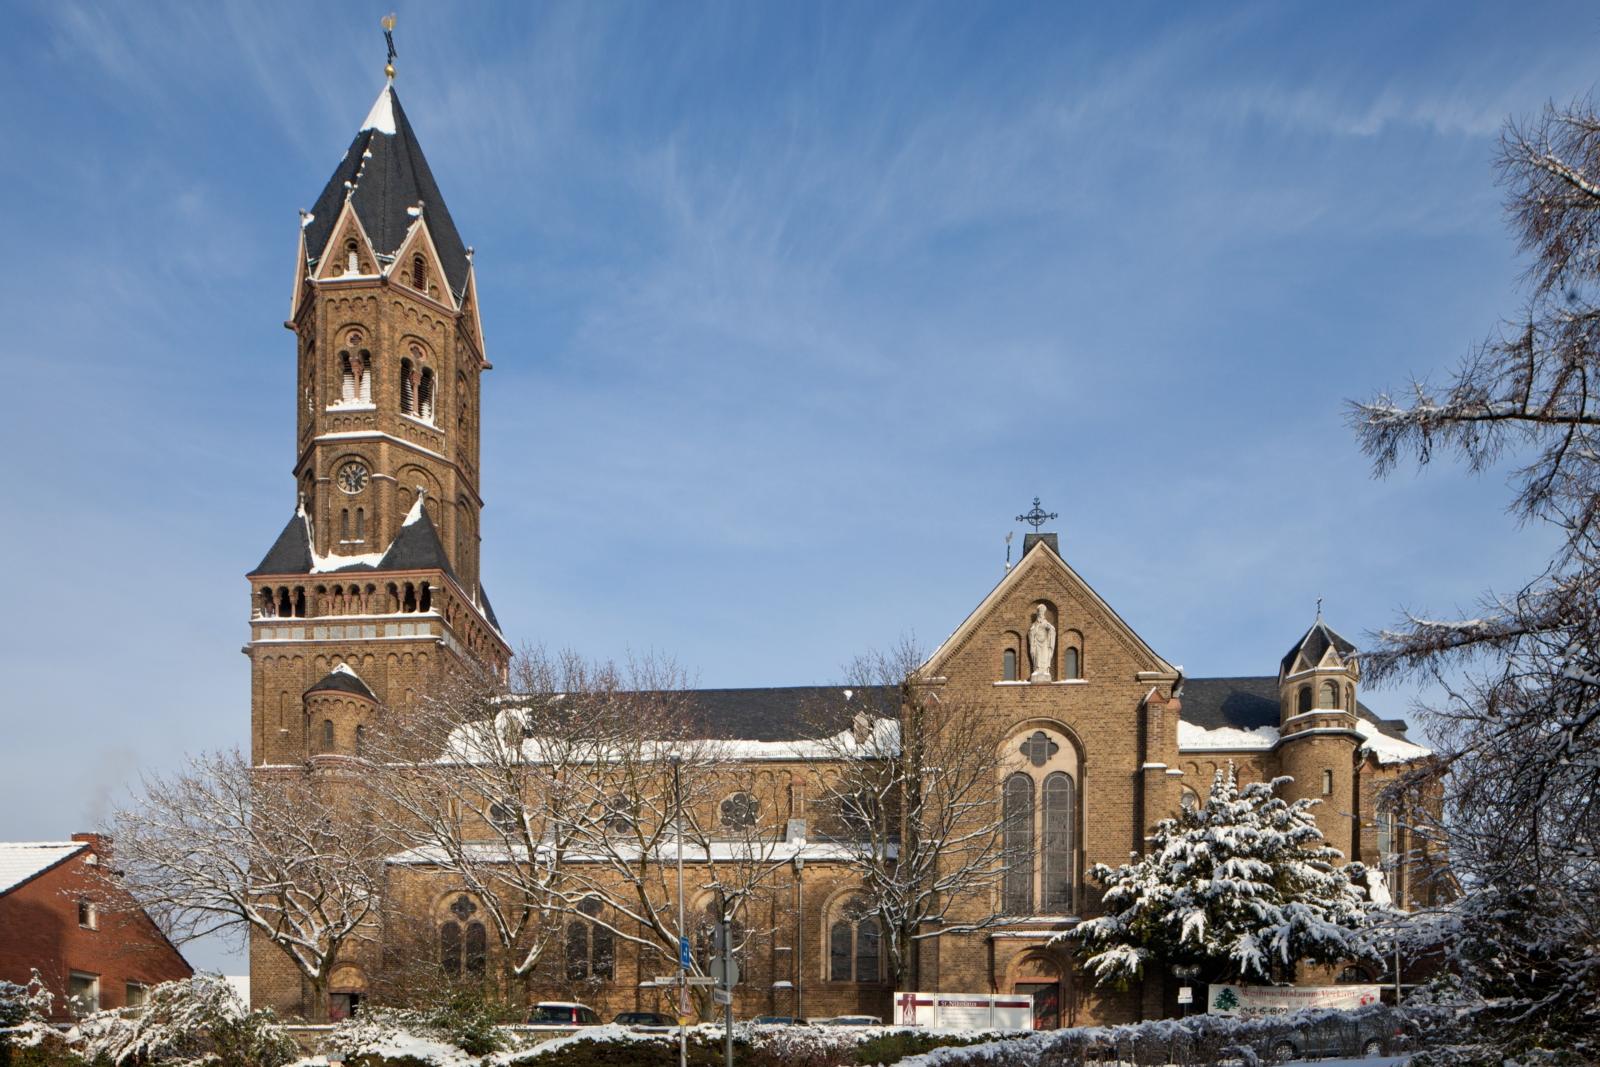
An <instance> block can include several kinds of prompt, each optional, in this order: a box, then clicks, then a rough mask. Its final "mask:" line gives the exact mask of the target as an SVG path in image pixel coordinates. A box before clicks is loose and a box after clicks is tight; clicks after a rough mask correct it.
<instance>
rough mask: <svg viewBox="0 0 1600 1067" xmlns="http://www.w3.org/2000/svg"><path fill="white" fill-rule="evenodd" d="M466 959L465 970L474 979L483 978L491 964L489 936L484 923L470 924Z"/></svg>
mask: <svg viewBox="0 0 1600 1067" xmlns="http://www.w3.org/2000/svg"><path fill="white" fill-rule="evenodd" d="M465 940H466V951H465V952H464V953H463V955H464V956H465V957H466V958H465V959H464V960H463V961H462V962H463V969H464V970H465V971H466V972H467V974H468V975H470V976H472V977H473V978H482V977H483V974H484V971H486V970H487V969H488V964H489V935H488V931H486V930H485V929H484V928H483V924H482V923H476V922H474V923H468V924H467V936H466V939H465Z"/></svg>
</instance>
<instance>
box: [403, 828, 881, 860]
mask: <svg viewBox="0 0 1600 1067" xmlns="http://www.w3.org/2000/svg"><path fill="white" fill-rule="evenodd" d="M465 847H466V849H467V854H468V857H469V858H470V859H472V860H473V861H475V862H478V863H509V862H512V861H513V860H516V861H518V862H522V861H525V860H526V859H527V849H524V848H507V847H506V846H505V845H504V844H502V843H501V842H499V841H476V842H471V843H469V844H467V845H466V846H465ZM608 847H610V848H611V851H610V852H609V853H607V854H605V855H600V854H598V853H589V854H585V853H583V852H581V851H576V850H572V849H568V850H567V851H565V852H563V853H562V854H561V860H562V862H563V863H601V862H609V861H611V860H612V859H620V860H623V861H625V862H632V861H635V860H638V859H639V858H640V852H641V850H640V849H639V848H638V846H637V845H631V844H629V843H628V842H627V841H625V840H624V841H619V842H617V843H616V845H615V846H608ZM868 847H869V846H868V845H866V844H853V843H851V842H849V841H806V840H804V839H800V840H794V841H777V840H761V839H756V840H738V841H712V842H710V844H709V846H707V845H703V844H701V843H699V842H695V841H685V842H684V843H683V862H685V863H704V862H706V861H707V858H708V857H709V859H710V861H711V862H713V863H736V862H763V863H788V862H789V861H791V860H793V859H794V858H795V857H796V856H798V857H800V858H801V859H803V860H840V861H843V860H848V859H853V858H857V857H859V856H860V855H861V854H862V851H863V849H866V848H868ZM879 847H887V848H888V854H889V855H890V856H891V857H892V856H893V855H894V853H895V848H894V846H893V845H889V846H879ZM540 851H541V852H542V846H541V849H540ZM649 851H650V855H649V857H647V858H649V859H652V860H654V861H656V862H661V863H666V862H671V861H672V860H675V859H676V858H677V855H678V843H677V840H676V839H675V838H673V837H671V836H670V835H668V836H667V837H666V839H665V840H664V841H663V842H662V843H661V844H659V845H657V846H656V847H655V848H653V849H650V850H649ZM446 860H447V857H446V856H445V854H444V852H443V851H442V850H440V849H438V848H434V847H431V846H425V847H422V848H411V849H406V850H405V851H403V852H396V853H393V854H392V855H390V856H387V857H385V862H388V863H392V864H395V865H397V866H431V865H435V864H442V863H445V862H446Z"/></svg>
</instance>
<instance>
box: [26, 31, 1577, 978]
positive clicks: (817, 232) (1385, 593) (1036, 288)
mask: <svg viewBox="0 0 1600 1067" xmlns="http://www.w3.org/2000/svg"><path fill="white" fill-rule="evenodd" d="M0 6H3V7H4V9H5V10H4V14H5V20H4V21H5V24H6V26H7V32H6V33H5V34H4V35H3V36H0V93H3V100H4V101H5V106H4V107H3V108H0V145H3V146H4V149H3V150H0V204H4V205H5V208H4V217H5V228H6V234H7V240H6V242H5V247H6V249H7V250H8V253H9V254H7V255H4V256H0V294H4V295H3V296H0V307H3V308H4V309H5V315H4V321H5V328H4V330H3V331H0V360H3V365H4V368H5V380H6V382H7V384H8V387H9V389H10V390H11V394H12V402H11V403H10V404H8V405H7V414H6V417H5V418H4V419H3V420H0V435H3V436H0V445H3V446H4V453H5V455H7V456H8V457H9V463H8V467H7V469H8V473H9V477H10V480H11V485H12V490H11V492H10V503H9V505H8V507H7V508H6V509H5V512H4V521H3V523H0V549H3V550H4V558H5V559H7V560H8V561H10V566H9V567H8V568H7V587H8V597H7V599H8V603H9V605H10V610H9V611H7V612H6V613H5V614H4V616H3V621H0V627H3V630H0V676H3V677H4V678H5V685H4V687H3V690H0V715H3V722H4V732H3V736H4V738H5V743H4V744H3V745H0V839H39V838H51V837H59V836H63V835H65V834H67V833H69V832H71V831H73V830H77V829H85V828H88V827H90V826H91V825H93V824H95V823H96V822H98V821H99V820H100V819H102V818H103V817H104V816H105V815H106V813H107V811H108V807H109V805H110V803H112V801H113V800H114V798H115V797H116V795H117V794H118V792H119V791H120V790H121V789H122V788H123V787H124V786H125V785H126V783H128V782H129V781H131V780H134V779H136V777H137V775H138V773H139V772H140V770H141V769H147V768H160V767H166V766H171V765H172V764H173V763H174V762H175V761H176V760H178V758H179V754H180V753H181V752H183V751H185V750H194V749H200V748H206V747H215V746H223V745H231V744H236V743H243V742H244V741H245V740H246V736H247V733H246V731H247V722H248V714H249V703H248V669H247V667H248V665H247V662H246V660H245V658H244V657H243V656H241V655H239V652H238V650H239V647H240V645H241V644H242V643H243V642H244V640H245V639H246V636H247V634H246V626H245V620H246V618H247V613H248V605H247V597H248V593H247V586H246V583H245V582H244V580H243V577H242V576H243V574H244V572H245V571H246V570H248V569H249V568H250V567H251V566H253V565H254V564H255V563H256V561H257V560H258V559H259V558H260V557H261V555H262V554H263V553H264V552H265V550H266V548H267V546H268V545H269V544H270V542H271V540H272V538H273V536H274V535H275V534H276V533H277V531H278V530H279V529H280V528H281V526H282V525H283V522H284V521H285V519H286V518H287V516H288V514H289V512H290V511H291V509H292V507H293V503H294V485H293V481H292V479H291V477H290V465H291V463H292V462H293V454H292V451H293V444H292V440H291V437H292V433H293V417H292V416H293V410H292V404H293V371H294V368H293V351H294V350H293V345H292V343H291V341H292V339H291V337H290V336H289V335H288V334H287V333H286V332H285V331H284V330H283V329H282V327H281V325H280V324H281V322H282V320H283V319H284V317H285V316H286V315H287V313H288V306H289V291H290V284H291V280H292V268H293V257H294V251H295V237H296V224H297V219H296V211H297V210H298V209H300V208H304V207H309V206H310V205H311V202H312V201H313V200H314V199H315V197H316V194H317V192H318V191H319V190H320V188H321V187H322V185H323V183H324V181H325V180H326V178H327V176H328V174H329V173H330V172H331V171H332V169H333V167H334V166H335V164H336V163H337V162H338V160H339V158H340V156H341V154H342V153H343V152H344V149H345V147H346V145H347V144H348V143H349V141H350V139H351V137H352V136H353V134H354V132H355V130H356V128H357V126H358V125H359V124H360V121H361V119H362V117H363V116H364V115H365V114H366V111H367V108H368V107H369V105H370V104H371V102H372V99H373V97H374V96H375V95H376V94H377V92H378V89H379V88H380V86H381V83H382V74H381V68H382V61H383V49H382V38H381V35H380V32H379V30H378V27H377V22H378V18H379V16H380V15H382V14H383V13H384V12H385V11H386V10H388V7H387V6H386V5H385V6H374V5H372V4H363V3H345V4H338V5H326V4H296V3H274V4H261V3H248V4H243V3H241V4H222V3H215V4H213V3H206V4H187V5H166V4H161V3H156V2H148V3H139V4H105V5H99V4H93V3H83V2H74V0H51V2H48V3H31V2H17V0H7V2H5V3H4V4H3V5H0ZM398 11H399V29H398V33H397V37H398V44H399V49H400V59H399V68H400V76H399V81H398V88H399V92H400V95H401V98H402V100H403V101H404V103H405V106H406V109H407V111H408V113H409V115H410V117H411V120H412V123H413V125H414V126H415V128H416V130H417V133H418V136H419V137H420V139H421V141H422V144H423V146H424V148H425V150H426V152H427V154H428V157H429V160H430V162H431V164H432V166H433V170H434V172H435V174H436V176H437V177H438V180H439V182H440V184H441V186H442V188H443V191H444V193H445V196H446V197H447V199H448V202H449V205H450V209H451V211H452V213H453V215H454V217H455V219H456V222H457V224H458V226H459V228H460V229H461V232H462V234H463V236H464V238H465V239H466V240H467V242H468V243H469V244H472V245H474V246H475V247H476V249H477V258H476V262H477V267H478V270H479V284H480V291H481V294H482V305H483V315H484V326H485V333H486V335H487V340H488V345H489V354H490V358H491V359H492V360H493V361H494V364H495V370H494V371H493V372H492V373H491V374H490V375H488V376H487V377H486V379H485V384H484V409H485V410H484V445H483V468H484V495H485V497H486V499H487V502H488V506H487V510H486V512H485V515H484V523H483V536H484V545H483V559H484V575H485V581H486V583H487V584H488V587H489V589H490V591H491V593H492V595H493V597H494V600H495V604H496V607H497V609H498V611H499V615H500V618H501V620H502V622H503V623H504V624H505V626H506V629H507V631H508V634H509V635H510V637H511V638H512V640H513V642H514V643H521V642H525V641H526V642H535V643H545V644H548V645H552V646H572V647H575V648H577V649H580V650H582V651H584V652H587V653H591V654H595V655H610V656H620V655H622V654H624V653H625V652H627V651H628V650H629V649H632V650H635V651H642V650H654V651H657V652H660V653H664V654H667V655H670V656H672V657H674V658H676V659H677V660H678V661H679V662H680V663H682V664H683V665H684V666H685V667H687V668H688V669H689V670H690V671H691V672H692V673H693V674H694V675H695V676H696V677H697V678H698V680H699V683H700V684H702V685H708V686H720V685H763V684H765V685H779V684H798V683H806V682H816V681H828V680H833V679H836V678H837V677H838V676H839V674H840V669H841V665H842V664H843V663H844V662H845V661H846V660H848V659H849V658H850V657H851V656H853V655H854V654H855V653H857V652H858V651H860V650H862V649H864V648H868V647H872V646H881V645H885V644H888V643H890V642H892V641H894V640H895V639H897V638H898V637H899V636H901V635H902V634H906V633H914V634H915V635H916V636H917V637H918V638H919V639H921V640H922V641H923V642H924V643H925V644H928V645H932V644H936V643H937V642H938V641H939V640H940V639H942V638H943V637H944V636H945V634H947V633H948V632H949V631H950V630H951V629H953V628H954V627H955V626H956V625H957V624H958V623H959V622H960V621H961V619H962V618H963V617H964V615H965V614H966V613H967V611H968V610H969V609H971V608H972V607H973V606H974V605H975V604H976V603H977V602H978V601H979V600H980V599H981V598H982V596H983V595H984V594H985V593H986V592H987V590H988V589H989V588H990V587H991V586H992V584H993V583H994V582H995V581H996V580H997V579H998V578H999V577H1000V574H1001V567H1002V562H1003V559H1004V551H1005V549H1004V544H1003V538H1004V536H1005V534H1006V533H1007V532H1008V531H1011V530H1013V529H1016V528H1017V524H1016V523H1014V522H1013V521H1012V516H1014V515H1016V514H1018V513H1019V512H1021V511H1023V510H1025V509H1026V508H1027V506H1028V504H1029V502H1030V500H1031V499H1032V497H1033V496H1034V495H1036V494H1037V495H1039V496H1041V497H1043V498H1044V502H1045V505H1046V507H1047V508H1049V509H1050V510H1053V511H1056V512H1059V513H1060V516H1061V517H1060V519H1059V520H1058V521H1057V522H1056V523H1055V524H1054V526H1055V528H1056V529H1057V530H1058V531H1059V533H1060V535H1061V539H1062V545H1063V549H1064V554H1065V555H1066V556H1067V558H1068V560H1069V561H1070V562H1072V563H1073V564H1074V565H1075V566H1076V567H1077V568H1078V569H1079V571H1080V572H1081V573H1082V574H1083V575H1084V576H1085V577H1086V578H1087V579H1088V580H1089V581H1090V582H1091V583H1092V584H1093V585H1095V587H1096V588H1097V589H1098V590H1099V591H1100V592H1101V593H1102V594H1103V595H1104V596H1105V597H1106V598H1107V599H1109V600H1110V602H1111V603H1112V604H1113V605H1114V606H1115V607H1116V608H1117V609H1118V610H1119V611H1120V612H1121V613H1122V614H1123V615H1124V617H1125V618H1127V619H1128V621H1129V622H1130V623H1131V624H1132V625H1133V626H1134V627H1135V628H1136V629H1138V630H1139V631H1140V633H1141V634H1142V635H1143V636H1144V637H1145V638H1146V639H1147V640H1148V641H1150V643H1151V644H1152V645H1153V646H1154V647H1155V648H1156V649H1157V650H1158V651H1160V652H1161V653H1162V654H1163V655H1165V656H1166V657H1167V658H1168V659H1170V660H1172V661H1174V662H1177V663H1181V664H1183V665H1184V666H1185V667H1186V668H1187V669H1188V670H1189V672H1190V673H1192V674H1195V675H1224V674H1267V673H1271V672H1272V671H1273V670H1274V669H1275V667H1276V662H1277V659H1278V657H1279V656H1280V655H1281V654H1282V652H1283V651H1284V650H1285V649H1286V648H1287V647H1288V646H1289V644H1290V643H1291V642H1292V641H1293V640H1294V639H1295V638H1296V637H1298V636H1299V634H1300V632H1301V631H1302V630H1303V629H1304V628H1305V626H1306V625H1307V624H1308V623H1309V621H1310V618H1311V615H1312V612H1313V607H1314V602H1315V599H1316V598H1317V597H1318V596H1325V597H1326V598H1327V613H1328V617H1329V619H1330V621H1331V622H1332V623H1333V624H1334V625H1335V626H1336V627H1337V628H1339V629H1340V630H1342V631H1343V632H1345V633H1346V634H1347V635H1348V636H1351V637H1353V638H1360V637H1361V636H1362V635H1363V633H1364V632H1366V631H1369V630H1373V629H1376V628H1378V627H1379V626H1382V625H1384V624H1385V623H1387V622H1389V621H1391V620H1392V619H1393V617H1394V615H1395V612H1396V611H1397V610H1398V609H1399V608H1400V607H1402V606H1411V607H1416V608H1427V609H1429V610H1433V611H1436V612H1441V613H1442V612H1448V611H1451V610H1453V609H1454V608H1456V607H1458V606H1459V607H1461V608H1463V609H1466V608H1470V606H1471V603H1472V601H1473V599H1474V597H1475V595H1476V594H1477V592H1478V591H1479V590H1480V589H1482V588H1484V587H1490V586H1492V587H1498V588H1507V587H1511V586H1513V585H1514V584H1515V583H1517V582H1518V580H1519V579H1521V578H1523V577H1525V576H1527V575H1528V574H1529V573H1531V571H1532V570H1533V568H1534V566H1535V563H1536V561H1537V560H1538V559H1539V558H1541V554H1542V553H1543V551H1544V550H1545V548H1546V547H1547V546H1548V544H1549V543H1550V538H1549V536H1548V534H1547V533H1546V532H1544V531H1540V530H1524V529H1519V528H1518V527H1517V526H1516V524H1515V523H1514V522H1512V521H1511V520H1510V519H1509V518H1508V517H1507V516H1506V515H1505V513H1504V510H1503V509H1504V503H1505V501H1506V499H1507V493H1506V492H1505V489H1504V485H1503V475H1502V474H1500V473H1491V474H1489V475H1487V476H1482V477H1472V476H1469V475H1466V474H1464V473H1462V472H1460V471H1458V470H1454V469H1451V468H1450V467H1448V466H1440V467H1438V468H1436V469H1434V470H1432V471H1430V472H1427V473H1426V474H1425V475H1424V476H1423V477H1421V478H1417V477H1414V476H1413V474H1412V473H1411V472H1409V471H1407V472H1403V473H1402V474H1400V475H1398V476H1396V477H1394V478H1391V479H1390V480H1388V481H1386V482H1374V481H1372V480H1371V478H1370V477H1369V471H1368V465H1367V463H1366V462H1365V461H1364V460H1363V459H1362V457H1361V456H1360V455H1359V453H1358V452H1357V450H1356V448H1355V444H1354V441H1353V438H1352V436H1351V434H1350V433H1349V432H1348V430H1347V429H1346V428H1345V427H1344V425H1343V422H1342V417H1343V412H1342V407H1343V402H1344V400H1345V399H1346V398H1350V397H1357V396H1365V395H1368V394H1370V393H1372V392H1373V391H1375V390H1377V389H1378V388H1381V387H1384V386H1386V385H1400V384H1403V383H1404V382H1405V381H1406V380H1407V378H1408V376H1409V375H1410V374H1411V373H1412V372H1416V373H1418V374H1427V373H1437V372H1438V371H1440V370H1442V369H1444V368H1447V367H1448V366H1449V365H1451V364H1452V363H1453V362H1454V361H1455V360H1456V359H1458V358H1459V357H1460V356H1462V355H1463V354H1464V353H1465V352H1466V351H1467V350H1468V349H1469V348H1470V347H1471V346H1472V345H1473V344H1474V343H1475V342H1477V341H1479V340H1480V339H1481V338H1482V337H1483V336H1485V334H1486V333H1487V332H1488V331H1489V330H1491V329H1492V328H1493V327H1494V326H1495V324H1496V322H1497V321H1499V319H1500V318H1502V317H1504V316H1509V315H1512V314H1514V313H1515V312H1516V310H1517V308H1518V307H1519V305H1520V302H1521V300H1522V298H1523V293H1522V292H1521V290H1520V289H1519V286H1518V272H1519V266H1518V263H1517V261H1516V259H1515V248H1514V244H1513V242H1512V240H1511V238H1510V236H1509V235H1508V233H1507V231H1506V230H1505V228H1504V225H1503V222H1502V217H1501V207H1500V191H1499V190H1498V189H1497V188H1496V186H1495V183H1494V175H1493V172H1492V170H1491V166H1490V163H1491V160H1492V157H1493V153H1494V148H1495V138H1496V136H1497V133H1498V130H1499V128H1500V125H1501V123H1502V121H1503V120H1504V119H1505V118H1506V117H1507V116H1511V115H1526V114H1529V113H1531V112H1532V111H1534V110H1536V109H1537V108H1538V107H1540V106H1541V105H1542V104H1543V103H1544V101H1546V100H1547V99H1550V98H1554V99H1556V100H1560V101H1566V100H1570V99H1572V98H1574V97H1576V96H1580V95H1583V94H1586V93H1588V92H1589V91H1590V89H1591V87H1592V84H1593V80H1594V76H1595V73H1594V72H1595V66H1594V55H1595V45H1596V38H1597V36H1600V17H1597V16H1596V15H1595V13H1594V10H1593V8H1592V6H1588V5H1579V4H1520V5H1505V4H1495V5H1483V6H1471V5H1464V4H1459V3H1449V4H1433V5H1427V4H1409V5H1390V4H1370V5H1311V4H1259V5H1238V6H1232V5H1221V4H1208V5H1093V6H1091V5H1065V4H1042V5H1037V6H1033V5H1025V4H1005V5H996V6H986V5H980V4H972V3H960V4H932V3H918V4H902V5H889V4H858V3H844V4H833V5H829V4H805V5H798V4H791V5H778V4H764V3H737V4H726V5H690V4H683V3H677V4H659V5H654V6H646V5H643V4H624V3H579V4H539V5H532V4H515V5H512V4H504V5H489V4H473V5H462V6H458V7H448V8H447V7H445V6H443V5H418V4H401V5H400V6H399V8H398ZM1410 697H1411V694H1410V693H1409V692H1408V691H1405V690H1387V691H1380V692H1376V693H1369V694H1367V696H1366V699H1367V701H1368V702H1369V703H1370V704H1372V705H1373V706H1375V707H1377V708H1378V709H1379V710H1381V711H1383V712H1384V713H1386V714H1391V715H1396V714H1404V713H1405V710H1406V707H1407V704H1408V701H1409V699H1410ZM201 960H202V962H205V963H208V964H210V963H213V962H225V961H223V957H221V956H214V955H212V954H211V953H210V951H209V950H207V952H206V953H204V954H202V956H201Z"/></svg>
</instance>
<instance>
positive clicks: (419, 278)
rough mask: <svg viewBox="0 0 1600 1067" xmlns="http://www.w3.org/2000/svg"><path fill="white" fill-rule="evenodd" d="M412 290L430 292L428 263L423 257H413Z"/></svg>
mask: <svg viewBox="0 0 1600 1067" xmlns="http://www.w3.org/2000/svg"><path fill="white" fill-rule="evenodd" d="M411 288H413V289H420V290H421V291H422V292H424V293H425V292H427V291H428V263H427V261H426V260H424V259H423V258H422V257H421V256H412V257H411Z"/></svg>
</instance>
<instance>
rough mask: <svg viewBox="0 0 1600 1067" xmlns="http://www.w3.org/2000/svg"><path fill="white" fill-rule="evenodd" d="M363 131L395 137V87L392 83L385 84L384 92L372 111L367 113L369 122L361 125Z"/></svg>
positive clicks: (379, 95)
mask: <svg viewBox="0 0 1600 1067" xmlns="http://www.w3.org/2000/svg"><path fill="white" fill-rule="evenodd" d="M361 128H362V129H363V130H377V131H378V132H379V133H386V134H388V135H389V136H391V137H393V136H394V132H395V126H394V85H393V83H391V82H384V83H383V91H382V92H381V93H379V94H378V99H377V100H376V101H374V102H373V105H372V110H371V111H369V112H367V121H366V122H363V123H362V124H361Z"/></svg>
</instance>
